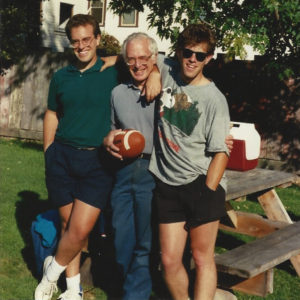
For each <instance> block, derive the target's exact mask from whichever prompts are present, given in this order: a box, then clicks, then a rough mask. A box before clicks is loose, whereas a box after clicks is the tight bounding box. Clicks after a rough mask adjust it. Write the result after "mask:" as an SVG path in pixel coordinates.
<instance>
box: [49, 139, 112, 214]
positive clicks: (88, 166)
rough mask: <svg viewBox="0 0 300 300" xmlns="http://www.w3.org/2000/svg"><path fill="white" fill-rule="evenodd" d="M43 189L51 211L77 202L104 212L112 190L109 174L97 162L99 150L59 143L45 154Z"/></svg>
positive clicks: (101, 161)
mask: <svg viewBox="0 0 300 300" xmlns="http://www.w3.org/2000/svg"><path fill="white" fill-rule="evenodd" d="M45 167H46V185H47V189H48V194H49V199H50V201H51V203H52V204H53V206H54V207H61V206H64V205H67V204H69V203H71V202H73V201H74V199H75V198H76V199H79V200H80V201H82V202H85V203H87V204H89V205H92V206H94V207H97V208H100V209H102V208H104V206H105V205H106V202H107V200H108V198H109V196H110V192H111V188H112V178H113V177H112V174H110V173H109V171H108V170H107V168H106V167H105V166H104V163H103V159H101V152H100V150H99V149H98V148H97V149H94V150H82V149H77V148H74V147H72V146H69V145H65V144H62V143H59V142H54V143H52V144H51V145H50V146H49V147H48V148H47V150H46V152H45Z"/></svg>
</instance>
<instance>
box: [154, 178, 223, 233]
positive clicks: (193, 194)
mask: <svg viewBox="0 0 300 300" xmlns="http://www.w3.org/2000/svg"><path fill="white" fill-rule="evenodd" d="M205 179H206V176H204V175H200V176H199V177H198V178H197V179H196V180H194V181H193V182H191V183H189V184H186V185H180V186H173V185H168V184H166V183H164V182H162V181H161V180H159V179H157V180H156V189H155V196H154V199H155V200H154V201H155V205H156V208H157V217H158V221H159V223H176V222H186V225H185V228H186V229H189V228H191V227H197V226H199V225H201V224H205V223H209V222H212V221H216V220H219V219H220V218H221V217H223V216H224V215H225V214H226V210H225V190H224V189H223V188H222V187H221V186H220V185H218V187H217V190H216V191H212V190H210V189H209V188H208V187H207V186H206V184H205Z"/></svg>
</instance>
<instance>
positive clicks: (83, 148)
mask: <svg viewBox="0 0 300 300" xmlns="http://www.w3.org/2000/svg"><path fill="white" fill-rule="evenodd" d="M76 149H78V150H89V151H92V150H96V149H97V148H96V147H82V148H81V147H79V148H77V147H76Z"/></svg>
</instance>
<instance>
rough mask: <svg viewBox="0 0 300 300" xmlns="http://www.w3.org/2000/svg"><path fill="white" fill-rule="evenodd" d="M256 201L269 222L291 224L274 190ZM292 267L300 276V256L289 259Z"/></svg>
mask: <svg viewBox="0 0 300 300" xmlns="http://www.w3.org/2000/svg"><path fill="white" fill-rule="evenodd" d="M258 201H259V203H260V205H261V206H262V208H263V210H264V211H265V213H266V216H267V217H268V218H269V219H270V220H274V221H284V222H287V223H289V224H292V223H293V221H292V220H291V218H290V216H289V215H288V213H287V211H286V209H285V207H284V205H283V204H282V202H281V200H280V198H279V196H278V194H277V193H276V191H275V190H274V189H272V190H269V191H268V192H266V193H264V194H263V195H261V196H259V197H258ZM290 261H291V263H292V265H293V266H294V268H295V271H296V272H297V274H298V276H300V254H299V255H296V256H294V257H292V258H291V259H290Z"/></svg>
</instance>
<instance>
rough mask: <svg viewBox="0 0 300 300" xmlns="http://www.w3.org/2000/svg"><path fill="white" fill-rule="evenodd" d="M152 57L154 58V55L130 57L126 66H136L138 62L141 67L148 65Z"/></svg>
mask: <svg viewBox="0 0 300 300" xmlns="http://www.w3.org/2000/svg"><path fill="white" fill-rule="evenodd" d="M150 57H152V54H151V55H149V56H140V57H138V58H133V57H128V58H127V59H126V64H127V66H134V65H135V64H136V62H137V60H138V61H139V62H140V64H141V65H146V64H147V63H148V61H149V59H150Z"/></svg>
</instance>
